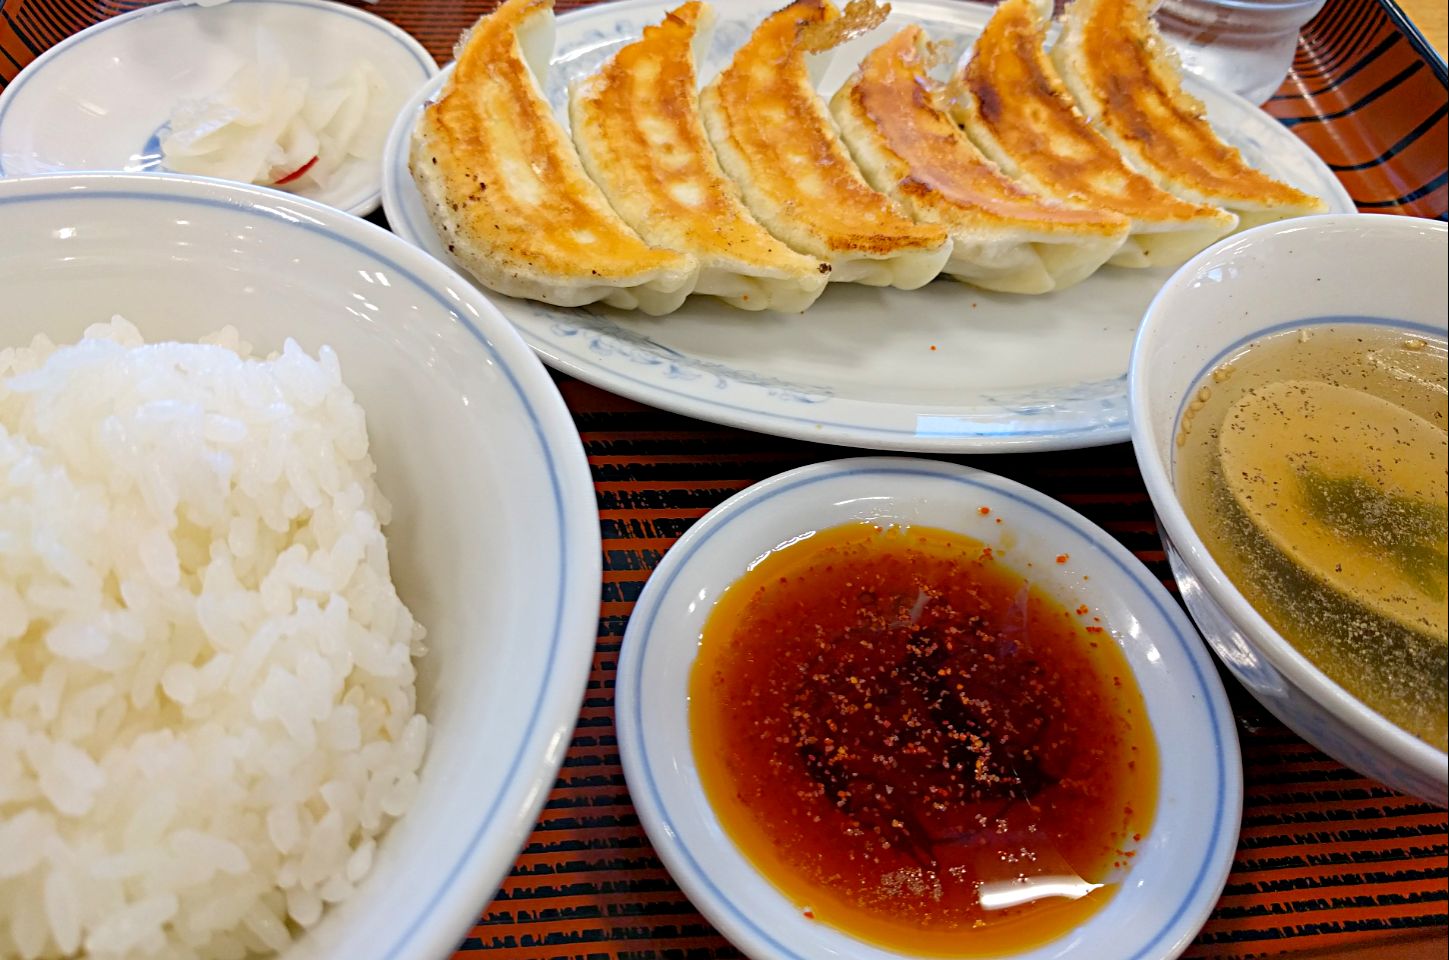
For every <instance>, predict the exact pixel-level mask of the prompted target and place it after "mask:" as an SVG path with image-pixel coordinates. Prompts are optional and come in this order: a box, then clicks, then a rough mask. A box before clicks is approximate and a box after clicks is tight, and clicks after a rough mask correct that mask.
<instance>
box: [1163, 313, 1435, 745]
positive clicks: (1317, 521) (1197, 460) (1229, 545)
mask: <svg viewBox="0 0 1449 960" xmlns="http://www.w3.org/2000/svg"><path fill="white" fill-rule="evenodd" d="M1446 369H1449V368H1446V350H1445V344H1444V343H1443V342H1436V341H1433V340H1426V339H1425V338H1424V337H1422V336H1420V335H1418V334H1415V333H1412V332H1406V331H1404V330H1400V329H1394V328H1392V327H1387V326H1377V325H1370V324H1340V325H1336V326H1335V325H1322V326H1311V327H1303V328H1301V329H1296V330H1289V331H1285V332H1282V333H1277V334H1273V335H1270V336H1267V337H1264V338H1262V339H1261V340H1257V341H1254V342H1253V343H1250V344H1249V345H1247V346H1246V347H1244V348H1243V349H1242V350H1241V351H1239V352H1237V353H1236V354H1235V355H1233V356H1231V357H1229V358H1227V360H1226V361H1224V362H1223V363H1221V364H1219V365H1218V366H1217V367H1216V368H1215V369H1214V370H1212V371H1210V372H1209V373H1208V374H1207V375H1206V376H1205V377H1204V378H1203V379H1202V381H1201V382H1200V383H1199V384H1197V385H1196V386H1195V387H1194V389H1193V393H1192V394H1190V395H1189V402H1188V403H1187V404H1186V405H1185V409H1184V411H1183V413H1182V415H1181V418H1180V419H1179V422H1178V424H1177V434H1176V437H1175V452H1176V455H1175V468H1174V480H1175V483H1176V487H1177V491H1178V495H1179V497H1180V498H1181V500H1182V503H1183V506H1184V508H1185V510H1186V512H1187V515H1188V518H1189V519H1190V520H1191V521H1192V524H1193V527H1194V529H1196V531H1197V532H1198V533H1199V535H1201V536H1202V538H1203V541H1204V543H1205V544H1206V546H1207V548H1208V550H1209V551H1210V552H1211V553H1212V555H1213V558H1214V559H1215V560H1216V561H1217V562H1218V564H1219V566H1221V567H1222V569H1223V570H1224V572H1225V573H1226V574H1227V575H1228V577H1229V578H1231V579H1232V581H1233V582H1234V583H1235V584H1236V585H1237V586H1238V588H1239V589H1240V590H1242V592H1243V594H1244V595H1245V596H1246V597H1247V599H1248V600H1249V602H1250V603H1252V604H1253V606H1254V607H1255V608H1256V609H1257V610H1258V612H1259V613H1261V614H1262V615H1263V617H1264V618H1265V619H1266V620H1267V621H1268V622H1269V623H1270V624H1272V625H1273V627H1274V628H1275V629H1276V630H1277V631H1278V632H1279V633H1281V634H1282V635H1283V636H1284V638H1285V639H1287V640H1288V641H1289V642H1290V643H1292V644H1293V645H1294V646H1295V647H1296V648H1297V649H1298V650H1299V651H1300V652H1301V653H1303V654H1304V655H1305V656H1307V657H1308V659H1309V660H1311V661H1312V662H1313V663H1314V664H1315V665H1317V666H1318V667H1319V669H1321V670H1322V671H1323V672H1324V673H1326V674H1327V675H1328V676H1329V677H1331V678H1332V679H1333V680H1334V681H1335V682H1337V683H1338V684H1339V685H1340V686H1342V687H1344V688H1345V689H1346V690H1348V691H1349V692H1350V693H1351V694H1353V695H1354V696H1355V697H1357V698H1359V699H1360V700H1362V701H1364V702H1365V703H1366V704H1368V705H1369V706H1370V707H1372V708H1373V709H1375V710H1377V711H1378V712H1379V713H1381V714H1383V715H1384V716H1385V717H1387V718H1388V719H1389V720H1390V721H1392V722H1393V723H1395V724H1397V725H1398V726H1400V727H1402V728H1403V729H1405V730H1407V731H1409V732H1410V733H1412V734H1413V735H1415V736H1417V737H1419V738H1420V739H1422V740H1424V741H1426V742H1427V743H1430V744H1432V745H1433V746H1435V747H1437V748H1438V749H1440V750H1444V749H1445V747H1446V699H1449V696H1446V687H1449V670H1446V659H1449V658H1446V643H1449V640H1446V637H1445V635H1444V629H1443V626H1442V625H1443V623H1444V613H1443V611H1444V605H1445V557H1444V549H1445V548H1444V543H1445V521H1444V517H1445V515H1446V513H1445V510H1446V508H1445V503H1446V487H1449V480H1446V463H1445V457H1444V453H1443V450H1444V446H1443V443H1442V434H1443V433H1444V431H1445V430H1446V419H1449V414H1446V397H1449V392H1446V387H1449V373H1446ZM1304 384H1307V385H1308V387H1309V388H1312V389H1311V390H1309V389H1308V388H1305V387H1304ZM1318 384H1327V385H1331V387H1335V388H1347V389H1348V390H1352V391H1357V392H1358V394H1356V395H1350V394H1346V393H1344V392H1342V391H1332V393H1333V395H1334V396H1335V397H1336V398H1343V397H1349V396H1360V397H1361V395H1362V394H1367V395H1369V397H1371V398H1377V399H1378V401H1387V402H1388V403H1389V404H1392V405H1394V406H1396V407H1398V408H1399V410H1398V411H1394V410H1393V409H1392V408H1391V407H1387V406H1385V405H1384V404H1381V403H1379V402H1377V401H1374V400H1370V399H1367V398H1364V399H1363V400H1362V403H1361V404H1359V405H1358V406H1357V407H1355V408H1354V411H1353V415H1352V416H1344V417H1338V418H1336V419H1332V420H1330V421H1329V423H1325V422H1324V421H1325V419H1327V418H1325V417H1323V416H1322V415H1321V413H1320V416H1319V418H1318V420H1317V421H1315V420H1313V419H1312V418H1311V417H1307V416H1306V415H1305V417H1306V418H1305V419H1302V420H1298V419H1296V417H1297V416H1298V414H1299V413H1301V411H1302V407H1301V406H1296V405H1295V404H1294V403H1293V402H1282V401H1283V398H1285V397H1294V398H1296V397H1297V396H1298V395H1299V394H1307V393H1310V392H1318V393H1320V394H1321V393H1323V392H1324V388H1323V387H1321V386H1317V385H1318ZM1295 391H1296V392H1295ZM1265 398H1271V399H1273V401H1274V402H1264V401H1265ZM1322 409H1324V408H1323V407H1320V408H1319V410H1320V411H1321V410H1322ZM1244 411H1252V413H1253V414H1256V415H1257V416H1256V418H1255V419H1253V420H1252V423H1251V426H1249V427H1246V428H1245V427H1244V422H1245V418H1246V417H1249V416H1250V415H1249V414H1245V412H1244ZM1401 411H1407V412H1408V413H1409V414H1412V415H1414V416H1415V417H1418V418H1421V419H1422V421H1426V422H1427V424H1428V425H1432V427H1433V428H1435V429H1437V431H1438V432H1439V434H1440V437H1438V438H1435V439H1437V440H1438V441H1439V442H1437V443H1423V442H1418V439H1416V440H1415V441H1414V442H1407V441H1405V440H1403V439H1402V437H1403V433H1402V432H1397V433H1396V431H1395V429H1394V428H1395V426H1401V425H1403V423H1404V422H1405V421H1403V420H1400V419H1395V417H1402V413H1401ZM1386 414H1387V416H1385V415H1386ZM1365 418H1369V419H1365ZM1409 423H1410V425H1411V426H1413V427H1415V428H1416V430H1417V431H1418V432H1417V433H1415V434H1414V436H1415V437H1416V438H1422V437H1423V436H1424V435H1426V434H1427V435H1428V436H1430V437H1431V438H1434V433H1433V431H1432V430H1425V429H1423V424H1420V423H1419V422H1417V421H1409ZM1359 424H1363V425H1364V426H1362V427H1360V426H1359ZM1325 426H1327V427H1329V429H1326V430H1321V429H1320V428H1323V427H1325ZM1235 432H1236V433H1237V434H1239V435H1238V436H1235V435H1234V434H1235ZM1243 432H1252V433H1253V434H1254V436H1255V437H1256V439H1255V440H1254V443H1255V444H1257V446H1256V447H1255V448H1254V449H1255V453H1256V454H1257V456H1258V459H1256V460H1253V459H1245V458H1243V457H1242V456H1239V455H1238V451H1241V450H1242V449H1244V445H1245V443H1246V441H1244V440H1243V439H1242V438H1241V434H1242V433H1243ZM1360 438H1362V442H1361V441H1360ZM1396 438H1397V440H1398V442H1397V445H1396V444H1395V440H1396ZM1315 449H1322V450H1329V451H1331V454H1332V456H1330V457H1329V458H1328V460H1329V461H1331V462H1332V469H1329V468H1327V467H1322V465H1321V464H1319V463H1315V462H1314V459H1313V458H1314V455H1315ZM1349 456H1351V457H1352V458H1353V459H1354V463H1353V465H1352V466H1348V467H1345V463H1346V462H1347V461H1346V460H1345V458H1346V457H1349ZM1225 460H1227V461H1228V462H1229V463H1230V464H1231V470H1225V468H1224V462H1225ZM1247 464H1253V465H1257V464H1264V465H1265V466H1264V472H1265V473H1268V474H1271V476H1269V477H1267V478H1265V477H1264V476H1262V475H1256V474H1253V475H1250V471H1248V470H1245V469H1242V468H1243V467H1244V466H1245V465H1247ZM1405 469H1408V470H1410V471H1411V475H1412V476H1413V477H1414V478H1416V486H1417V489H1416V490H1414V491H1412V495H1410V493H1407V492H1405V491H1403V490H1400V489H1398V488H1396V487H1395V485H1394V483H1393V482H1392V480H1391V479H1385V478H1386V477H1390V476H1397V477H1399V478H1402V477H1404V476H1406V474H1405V473H1404V472H1403V471H1404V470H1405ZM1230 473H1231V476H1230V475H1229V474H1230ZM1254 493H1257V494H1259V499H1258V502H1256V503H1255V502H1254V496H1253V495H1254ZM1288 499H1292V500H1293V501H1294V508H1293V509H1294V510H1295V511H1296V512H1293V511H1290V510H1289V508H1287V507H1285V506H1283V504H1282V503H1281V502H1280V501H1283V500H1288ZM1267 501H1272V502H1267ZM1269 508H1272V509H1273V510H1276V511H1278V512H1277V513H1271V514H1270V513H1269ZM1265 516H1270V517H1273V518H1279V519H1280V520H1281V518H1284V517H1287V518H1288V519H1290V520H1291V521H1292V523H1287V522H1276V523H1275V522H1270V521H1265V520H1264V517H1265ZM1309 538H1316V543H1310V542H1309ZM1325 547H1326V548H1327V549H1329V550H1338V551H1341V554H1339V555H1340V556H1341V557H1342V558H1343V560H1344V563H1343V564H1340V565H1338V566H1337V570H1338V573H1339V576H1338V578H1337V579H1336V580H1335V577H1334V574H1333V573H1332V572H1331V571H1332V568H1331V567H1330V568H1329V572H1328V574H1327V576H1324V575H1323V571H1324V568H1323V567H1322V566H1321V564H1320V565H1318V566H1315V563H1314V562H1312V561H1309V560H1305V557H1307V556H1310V555H1312V554H1313V553H1314V552H1315V551H1316V552H1317V556H1318V558H1320V559H1321V557H1322V556H1323V555H1324V549H1325ZM1300 548H1302V549H1300ZM1345 565H1349V566H1352V567H1353V569H1354V570H1356V571H1358V572H1359V573H1357V574H1355V575H1353V576H1350V575H1349V574H1345V573H1344V566H1345ZM1386 579H1393V580H1394V584H1395V585H1394V586H1393V589H1384V588H1382V587H1381V586H1375V587H1374V588H1373V589H1372V590H1371V589H1370V586H1368V585H1367V584H1368V583H1369V581H1376V580H1386ZM1360 584H1363V585H1364V586H1361V587H1360ZM1406 598H1408V599H1412V601H1413V604H1412V605H1414V606H1415V611H1416V612H1415V613H1414V614H1412V615H1411V614H1409V613H1406V612H1404V611H1403V610H1398V609H1395V607H1394V604H1395V603H1396V602H1398V601H1404V602H1405V603H1406V604H1407V600H1406ZM1425 610H1427V611H1428V615H1425V614H1424V611H1425Z"/></svg>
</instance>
